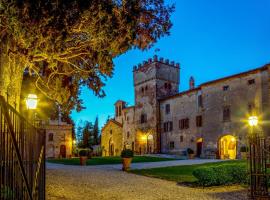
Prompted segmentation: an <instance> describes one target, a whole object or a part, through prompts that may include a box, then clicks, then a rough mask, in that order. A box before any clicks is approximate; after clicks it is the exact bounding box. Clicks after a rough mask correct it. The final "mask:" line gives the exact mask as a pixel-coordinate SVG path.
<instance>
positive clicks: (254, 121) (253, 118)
mask: <svg viewBox="0 0 270 200" xmlns="http://www.w3.org/2000/svg"><path fill="white" fill-rule="evenodd" d="M248 124H249V126H251V127H253V126H257V125H258V117H257V116H250V117H249V118H248Z"/></svg>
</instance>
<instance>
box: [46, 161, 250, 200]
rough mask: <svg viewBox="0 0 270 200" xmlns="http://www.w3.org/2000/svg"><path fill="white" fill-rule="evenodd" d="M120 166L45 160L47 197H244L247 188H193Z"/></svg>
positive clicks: (103, 199)
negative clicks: (134, 172) (53, 162)
mask: <svg viewBox="0 0 270 200" xmlns="http://www.w3.org/2000/svg"><path fill="white" fill-rule="evenodd" d="M171 162H172V161H169V162H167V161H166V163H167V164H172V163H171ZM173 162H174V161H173ZM182 162H183V161H182ZM189 162H191V161H189ZM194 162H195V161H194ZM196 162H197V161H196ZM164 163H165V162H164ZM155 164H156V166H159V167H160V166H161V163H159V162H158V163H137V164H133V168H135V167H138V168H141V167H143V166H144V167H150V166H151V165H155ZM182 164H186V162H183V163H182ZM189 164H190V163H189ZM163 165H165V164H163ZM178 165H179V163H178ZM170 166H172V165H170ZM120 168H121V165H99V166H70V165H59V164H47V185H46V187H47V190H46V191H47V198H46V199H48V200H56V199H63V200H88V199H89V200H92V199H94V200H175V199H176V200H178V199H179V200H185V199H187V200H193V199H194V200H198V199H199V200H206V199H207V200H212V199H217V200H221V199H229V200H242V199H247V198H246V191H245V190H244V189H243V188H242V187H240V186H230V187H222V188H221V187H217V188H211V189H195V188H190V187H184V186H179V185H177V184H176V183H175V182H170V181H166V180H160V179H157V178H150V177H144V176H139V175H135V174H130V173H126V172H122V171H121V170H120Z"/></svg>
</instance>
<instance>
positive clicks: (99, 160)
mask: <svg viewBox="0 0 270 200" xmlns="http://www.w3.org/2000/svg"><path fill="white" fill-rule="evenodd" d="M169 160H175V159H173V158H157V157H150V156H134V158H133V160H132V162H133V163H139V162H159V161H169ZM47 161H48V162H50V163H57V164H64V165H79V164H80V159H79V158H65V159H48V160H47ZM120 163H122V159H121V157H119V156H114V157H93V158H91V159H88V160H87V165H106V164H120Z"/></svg>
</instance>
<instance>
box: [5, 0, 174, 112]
mask: <svg viewBox="0 0 270 200" xmlns="http://www.w3.org/2000/svg"><path fill="white" fill-rule="evenodd" d="M173 10H174V6H170V5H169V6H166V5H165V3H164V0H140V1H134V0H125V1H118V0H103V1H90V0H69V1H64V0H63V1H50V0H49V1H43V0H35V1H30V0H20V1H18V0H1V2H0V49H1V59H2V58H4V59H5V60H6V61H7V62H2V63H5V65H4V66H1V67H0V68H1V69H2V67H10V66H11V65H12V66H13V65H16V66H19V67H18V69H16V68H14V67H13V68H12V69H13V70H16V71H19V72H20V71H21V72H23V70H24V69H25V68H26V67H27V72H28V73H29V74H31V75H33V77H34V78H35V86H36V87H37V88H38V89H39V90H40V91H42V93H43V94H44V95H46V96H47V97H49V98H51V99H52V100H56V101H57V102H58V103H60V104H62V105H67V107H68V108H69V107H75V108H76V109H81V108H82V107H81V104H82V101H81V99H80V98H79V92H80V89H81V86H86V87H88V88H90V89H91V90H93V91H94V93H95V95H97V96H99V97H103V96H105V92H104V91H103V88H104V86H105V81H106V80H107V78H110V77H111V76H112V75H113V69H114V64H113V59H114V58H115V57H117V56H119V55H121V54H124V53H125V52H127V51H128V50H130V49H132V48H139V49H142V50H145V49H148V48H150V47H151V46H153V44H154V43H156V41H157V40H158V39H159V38H161V37H163V36H165V35H168V34H169V30H170V28H171V26H172V23H171V21H170V16H171V13H172V12H173ZM14 63H15V64H14Z"/></svg>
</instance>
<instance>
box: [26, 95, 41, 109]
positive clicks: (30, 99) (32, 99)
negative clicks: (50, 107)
mask: <svg viewBox="0 0 270 200" xmlns="http://www.w3.org/2000/svg"><path fill="white" fill-rule="evenodd" d="M25 101H26V107H27V109H29V110H33V109H36V108H37V102H38V98H37V95H36V94H29V95H28V96H27V98H26V100H25Z"/></svg>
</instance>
